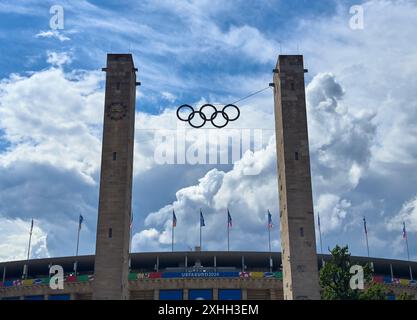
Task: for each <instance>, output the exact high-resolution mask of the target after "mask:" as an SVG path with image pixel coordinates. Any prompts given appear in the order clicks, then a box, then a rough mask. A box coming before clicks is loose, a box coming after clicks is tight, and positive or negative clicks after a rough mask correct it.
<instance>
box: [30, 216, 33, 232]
mask: <svg viewBox="0 0 417 320" xmlns="http://www.w3.org/2000/svg"><path fill="white" fill-rule="evenodd" d="M32 231H33V218H32V223H31V224H30V233H32Z"/></svg>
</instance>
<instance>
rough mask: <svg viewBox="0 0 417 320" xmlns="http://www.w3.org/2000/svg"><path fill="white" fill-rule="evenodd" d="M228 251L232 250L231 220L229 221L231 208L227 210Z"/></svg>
mask: <svg viewBox="0 0 417 320" xmlns="http://www.w3.org/2000/svg"><path fill="white" fill-rule="evenodd" d="M227 251H230V222H229V210H228V211H227Z"/></svg>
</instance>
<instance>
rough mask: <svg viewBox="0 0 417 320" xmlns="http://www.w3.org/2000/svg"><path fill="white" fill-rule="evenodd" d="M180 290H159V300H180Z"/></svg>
mask: <svg viewBox="0 0 417 320" xmlns="http://www.w3.org/2000/svg"><path fill="white" fill-rule="evenodd" d="M182 299H183V296H182V290H159V300H182Z"/></svg>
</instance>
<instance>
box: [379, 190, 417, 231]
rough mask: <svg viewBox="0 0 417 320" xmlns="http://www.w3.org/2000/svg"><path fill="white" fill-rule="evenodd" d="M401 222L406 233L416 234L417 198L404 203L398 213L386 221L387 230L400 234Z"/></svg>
mask: <svg viewBox="0 0 417 320" xmlns="http://www.w3.org/2000/svg"><path fill="white" fill-rule="evenodd" d="M403 222H405V223H406V228H407V231H410V232H417V196H414V197H413V198H412V199H410V200H409V201H407V202H405V203H404V204H403V206H402V208H401V210H400V211H399V212H398V213H396V214H395V215H394V216H393V217H390V219H387V220H386V227H387V230H389V231H397V232H400V231H401V232H402V228H403Z"/></svg>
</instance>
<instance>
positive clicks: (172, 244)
mask: <svg viewBox="0 0 417 320" xmlns="http://www.w3.org/2000/svg"><path fill="white" fill-rule="evenodd" d="M171 247H172V248H171V250H172V252H174V221H172V242H171Z"/></svg>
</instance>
